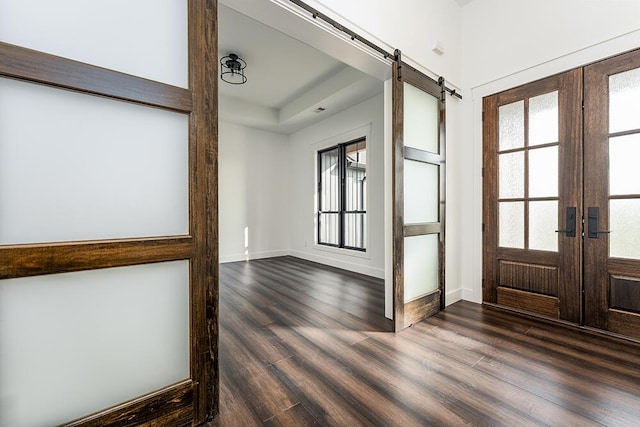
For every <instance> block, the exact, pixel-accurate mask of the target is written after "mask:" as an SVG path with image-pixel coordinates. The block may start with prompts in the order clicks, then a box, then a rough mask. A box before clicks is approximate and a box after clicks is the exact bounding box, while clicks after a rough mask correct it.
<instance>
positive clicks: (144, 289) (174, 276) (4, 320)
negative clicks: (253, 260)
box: [0, 260, 190, 426]
mask: <svg viewBox="0 0 640 427" xmlns="http://www.w3.org/2000/svg"><path fill="white" fill-rule="evenodd" d="M189 327H190V325H189V261H186V260H185V261H174V262H166V263H157V264H147V265H138V266H130V267H119V268H107V269H102V270H91V271H83V272H77V273H65V274H51V275H45V276H34V277H26V278H19V279H9V280H3V281H2V282H0V425H2V426H52V425H59V424H62V423H64V422H68V421H71V420H73V419H75V418H78V417H81V416H84V415H87V414H90V413H93V412H96V411H99V410H102V409H104V408H107V407H110V406H112V405H115V404H118V403H120V402H124V401H127V400H129V399H132V398H135V397H138V396H141V395H144V394H147V393H150V392H153V391H155V390H158V389H160V388H163V387H165V386H168V385H171V384H174V383H176V382H179V381H182V380H185V379H187V378H189V375H190V373H189V347H190V344H189Z"/></svg>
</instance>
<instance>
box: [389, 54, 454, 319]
mask: <svg viewBox="0 0 640 427" xmlns="http://www.w3.org/2000/svg"><path fill="white" fill-rule="evenodd" d="M392 86H393V88H392V89H393V112H392V116H393V118H392V120H393V291H394V292H393V308H394V312H393V316H394V329H395V330H396V331H400V330H402V329H404V328H406V327H409V326H411V325H412V324H414V323H416V322H419V321H420V320H422V319H424V318H425V317H427V316H431V315H433V314H435V313H437V312H438V311H440V309H441V308H442V307H443V306H444V292H443V290H444V289H443V288H444V218H445V210H444V206H445V205H444V195H445V187H444V185H445V132H444V129H445V128H444V126H445V97H444V89H443V87H444V81H443V80H441V81H440V82H439V83H438V82H435V81H434V80H432V79H430V78H429V77H427V76H425V75H424V74H422V73H420V72H418V71H417V70H414V69H412V68H411V67H409V66H408V65H406V64H404V63H403V62H402V60H401V59H400V55H399V51H396V61H395V62H394V67H393V83H392Z"/></svg>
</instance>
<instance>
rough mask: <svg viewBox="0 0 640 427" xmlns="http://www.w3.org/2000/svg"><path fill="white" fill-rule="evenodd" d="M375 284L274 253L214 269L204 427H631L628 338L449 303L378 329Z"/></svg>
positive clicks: (635, 351)
mask: <svg viewBox="0 0 640 427" xmlns="http://www.w3.org/2000/svg"><path fill="white" fill-rule="evenodd" d="M383 287H384V286H383V283H382V281H381V280H377V279H372V278H369V277H366V276H360V275H357V274H354V273H349V272H345V271H342V270H338V269H333V268H330V267H326V266H321V265H319V264H314V263H310V262H307V261H303V260H300V259H297V258H292V257H282V258H271V259H266V260H256V261H250V262H239V263H228V264H222V265H221V268H220V328H221V329H220V372H221V382H220V387H221V390H220V408H221V409H220V416H219V417H218V419H217V420H216V421H215V422H213V423H211V424H210V425H211V426H260V425H267V426H309V425H319V426H425V425H438V426H440V425H505V426H526V425H552V426H591V425H607V426H640V346H638V345H634V344H631V343H624V342H617V341H613V340H609V339H606V338H602V337H598V336H594V335H589V334H586V333H584V332H580V331H577V330H571V329H566V328H562V327H558V326H554V325H548V324H545V323H542V322H538V321H535V320H530V319H525V318H522V317H519V316H516V315H512V314H510V313H505V312H500V311H495V310H491V309H486V308H483V307H482V306H480V305H478V304H473V303H469V302H458V303H456V304H453V305H452V306H450V307H448V308H447V309H446V310H445V311H444V312H442V313H440V314H438V315H436V316H434V317H432V318H429V319H427V320H425V321H423V322H420V323H418V324H416V325H414V326H412V327H411V328H409V329H407V330H405V331H403V332H401V333H398V334H394V333H391V332H386V331H387V330H388V328H389V325H390V323H389V322H388V321H387V320H386V319H384V314H383V313H384V289H383Z"/></svg>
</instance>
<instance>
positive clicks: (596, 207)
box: [584, 51, 640, 339]
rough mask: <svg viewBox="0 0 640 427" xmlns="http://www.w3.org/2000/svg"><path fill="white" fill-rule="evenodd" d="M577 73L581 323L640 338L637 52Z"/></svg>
mask: <svg viewBox="0 0 640 427" xmlns="http://www.w3.org/2000/svg"><path fill="white" fill-rule="evenodd" d="M584 75H585V95H584V96H585V98H584V99H585V111H584V119H585V135H584V137H585V138H584V150H585V160H584V170H585V184H584V186H585V191H584V204H585V210H586V216H585V230H584V234H585V237H584V266H585V268H584V275H585V281H584V289H585V325H586V326H590V327H595V328H599V329H605V330H608V331H610V332H613V333H618V334H622V335H627V336H631V337H634V338H638V339H640V232H639V230H640V227H639V226H638V224H640V173H639V172H638V158H639V156H640V114H639V113H638V111H639V110H638V107H639V106H640V51H633V52H630V53H627V54H624V55H620V56H616V57H613V58H611V59H607V60H604V61H601V62H598V63H596V64H593V65H590V66H588V67H585V74H584ZM596 214H597V215H596Z"/></svg>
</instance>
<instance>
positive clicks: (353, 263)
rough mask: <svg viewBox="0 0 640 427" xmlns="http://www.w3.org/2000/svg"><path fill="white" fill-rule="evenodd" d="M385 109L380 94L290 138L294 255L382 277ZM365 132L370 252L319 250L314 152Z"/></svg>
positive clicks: (290, 195) (321, 247)
mask: <svg viewBox="0 0 640 427" xmlns="http://www.w3.org/2000/svg"><path fill="white" fill-rule="evenodd" d="M383 111H384V97H383V95H382V94H380V95H378V96H375V97H373V98H371V99H368V100H366V101H364V102H362V103H360V104H358V105H355V106H354V107H351V108H349V109H347V110H345V111H342V112H340V113H338V114H335V115H333V116H330V117H328V118H327V119H325V120H323V121H321V122H319V123H316V124H314V125H311V126H309V127H308V128H305V129H303V130H301V131H299V132H296V133H294V134H292V135H291V136H290V144H289V153H290V155H289V164H290V175H289V176H290V180H289V183H290V184H289V197H290V198H289V211H290V212H291V216H290V218H289V221H290V222H289V226H290V228H291V233H290V235H289V236H290V237H289V238H290V240H289V244H290V253H291V254H292V255H294V256H297V257H300V258H305V259H309V260H312V261H317V262H321V263H324V264H328V265H332V266H335V267H340V268H345V269H349V270H352V271H356V272H360V273H363V274H368V275H370V276H375V277H380V278H383V277H384V191H383V182H384V173H383V164H384V153H383V144H384V124H383ZM363 133H368V137H367V162H368V163H367V187H368V197H367V199H368V206H367V217H368V218H367V220H368V221H369V224H368V229H369V237H368V242H369V243H368V245H367V252H366V253H364V254H363V253H361V252H357V251H350V250H344V249H342V250H340V249H334V248H328V247H325V246H318V245H316V244H315V236H316V234H315V230H316V226H315V220H316V215H315V212H316V196H315V195H316V178H315V173H316V172H315V171H316V166H315V163H316V152H317V150H319V149H322V148H324V147H329V146H332V145H335V144H338V143H340V142H347V141H349V140H351V139H354V138H356V137H357V136H359V135H362V134H363Z"/></svg>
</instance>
